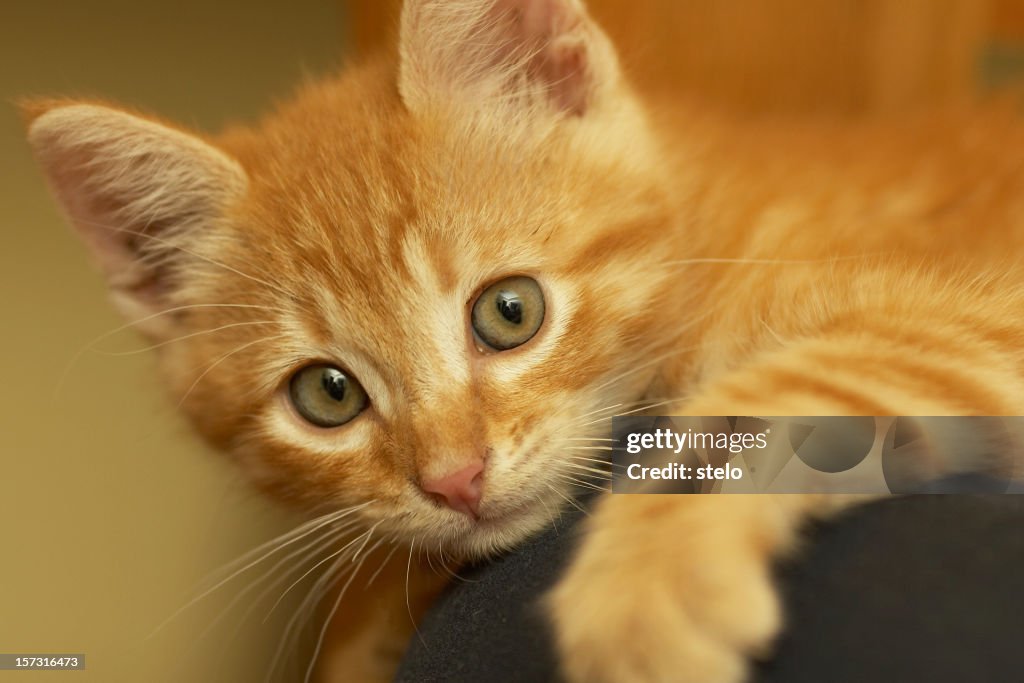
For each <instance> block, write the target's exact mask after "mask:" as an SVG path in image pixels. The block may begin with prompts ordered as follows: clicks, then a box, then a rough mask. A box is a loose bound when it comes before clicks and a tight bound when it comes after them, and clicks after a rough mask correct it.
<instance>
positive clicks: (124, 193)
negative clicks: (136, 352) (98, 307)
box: [22, 101, 248, 336]
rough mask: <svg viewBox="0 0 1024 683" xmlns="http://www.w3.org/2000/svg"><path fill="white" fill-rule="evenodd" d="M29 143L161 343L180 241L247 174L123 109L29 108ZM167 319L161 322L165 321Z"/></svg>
mask: <svg viewBox="0 0 1024 683" xmlns="http://www.w3.org/2000/svg"><path fill="white" fill-rule="evenodd" d="M22 113H23V115H24V117H25V119H26V120H27V122H28V140H29V143H30V144H31V146H32V149H33V151H34V152H35V156H36V158H37V159H38V161H39V163H40V165H41V166H42V169H43V171H44V173H45V174H46V178H47V180H48V183H49V186H50V189H51V191H52V192H53V194H54V196H55V197H56V199H57V201H58V202H59V204H60V206H61V208H62V209H63V212H64V214H65V215H66V216H67V218H68V220H69V222H70V223H71V224H72V226H74V228H75V229H76V231H77V232H78V233H79V235H81V236H82V238H83V239H84V241H85V243H86V245H87V246H88V247H89V249H90V251H91V252H92V255H93V257H94V259H95V260H96V262H97V263H98V264H99V266H100V268H101V269H102V271H103V273H104V275H105V276H106V278H107V282H108V285H109V286H110V289H111V293H112V295H113V299H114V302H115V304H117V306H118V308H120V309H121V311H122V313H124V314H125V315H127V316H128V317H129V318H130V319H133V320H139V319H143V318H146V317H147V316H154V317H153V318H151V319H150V320H147V321H145V322H142V323H140V325H139V327H140V329H142V330H143V331H144V332H147V333H149V334H151V335H153V336H162V334H163V333H165V332H166V325H165V323H167V322H168V321H167V320H166V318H167V316H158V315H155V314H157V313H159V312H160V311H162V310H164V309H165V308H167V307H168V305H169V301H170V295H171V293H172V291H173V288H174V287H175V285H176V283H174V282H173V281H172V279H173V275H172V273H173V272H174V269H173V268H171V267H168V266H170V265H171V264H174V263H176V262H177V260H178V259H180V258H181V257H182V255H183V254H184V252H183V251H182V249H181V248H180V245H181V243H182V241H183V240H184V241H187V238H188V233H189V232H191V231H193V230H196V229H200V228H201V227H202V226H203V224H204V223H206V224H208V223H209V222H210V221H211V220H215V219H216V218H217V217H218V216H219V215H222V213H223V211H224V208H225V207H226V206H228V205H229V204H230V203H231V202H232V201H235V200H236V199H237V198H238V197H240V196H241V195H242V193H243V192H244V191H245V188H246V186H247V183H248V181H247V178H246V174H245V171H244V170H243V169H242V167H241V166H240V165H239V164H238V163H237V162H236V161H235V160H233V159H231V158H230V157H229V156H227V155H226V154H225V153H224V152H222V151H220V150H219V149H217V148H215V147H213V146H212V145H210V144H208V143H206V142H204V141H202V140H200V139H199V138H198V137H195V136H193V135H190V134H187V133H184V132H181V131H179V130H176V129H174V128H170V127H168V126H165V125H163V124H160V123H156V122H154V121H151V120H149V119H146V118H142V117H139V116H135V115H133V114H129V113H126V112H124V111H120V110H117V109H113V108H110V107H106V106H100V105H95V104H82V103H75V102H45V101H43V102H31V101H30V102H27V103H24V104H23V105H22ZM162 318H163V320H162Z"/></svg>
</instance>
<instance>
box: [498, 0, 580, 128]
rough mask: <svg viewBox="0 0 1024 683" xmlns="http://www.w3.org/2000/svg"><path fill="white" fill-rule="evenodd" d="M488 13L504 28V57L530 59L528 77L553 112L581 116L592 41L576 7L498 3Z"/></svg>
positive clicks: (562, 0) (571, 2) (536, 0)
mask: <svg viewBox="0 0 1024 683" xmlns="http://www.w3.org/2000/svg"><path fill="white" fill-rule="evenodd" d="M491 12H492V16H494V17H495V19H496V20H497V21H499V22H501V23H502V24H504V26H505V27H506V29H505V30H506V31H507V32H508V38H509V41H508V43H507V45H508V48H507V50H508V52H509V53H512V54H515V55H521V54H526V55H530V57H529V60H528V62H527V68H528V70H529V75H530V77H531V78H532V79H534V80H536V81H537V82H539V83H540V84H541V85H542V86H543V87H544V88H546V89H547V91H548V93H549V95H550V98H551V100H552V102H553V103H554V104H555V105H556V106H557V107H558V109H560V110H562V111H565V112H568V113H571V114H574V115H577V116H582V115H583V114H584V113H585V112H586V107H587V101H588V91H589V89H590V74H589V68H588V67H589V61H590V55H589V53H588V43H589V42H590V41H592V40H594V38H595V37H594V35H593V32H592V31H591V30H590V27H589V26H588V25H587V18H586V16H585V15H584V13H583V8H582V6H581V5H580V4H579V2H577V1H576V0H498V1H497V2H496V3H495V4H494V6H493V8H492V10H491ZM505 56H506V57H507V56H511V55H509V54H506V55H505Z"/></svg>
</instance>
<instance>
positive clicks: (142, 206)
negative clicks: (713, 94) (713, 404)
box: [30, 1, 677, 556]
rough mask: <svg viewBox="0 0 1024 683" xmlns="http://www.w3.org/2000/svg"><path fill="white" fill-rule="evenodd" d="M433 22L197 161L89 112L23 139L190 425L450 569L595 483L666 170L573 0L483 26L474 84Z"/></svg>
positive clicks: (648, 302)
mask: <svg viewBox="0 0 1024 683" xmlns="http://www.w3.org/2000/svg"><path fill="white" fill-rule="evenodd" d="M451 4H452V5H454V4H458V3H451ZM465 4H468V5H474V6H479V7H477V9H478V10H479V11H481V12H485V14H486V12H490V11H492V10H493V9H494V7H495V6H494V5H492V3H486V2H485V3H479V2H477V3H465ZM512 4H516V3H512ZM441 5H442V7H441V8H440V9H439V8H438V7H437V6H435V5H433V4H431V3H411V4H410V5H409V6H407V8H406V14H405V16H404V20H403V21H404V23H403V39H402V48H403V57H402V63H401V64H400V66H399V67H398V69H397V70H396V69H395V68H394V67H393V66H391V65H389V64H387V63H382V64H376V65H369V66H366V67H363V68H361V69H354V70H351V71H350V72H349V73H347V74H346V75H344V76H343V77H341V78H340V79H337V80H333V81H326V82H323V83H320V84H316V85H313V86H309V87H307V88H306V89H305V90H304V91H303V92H302V93H300V95H299V96H298V97H297V98H296V100H295V101H294V102H293V103H291V104H290V105H288V106H286V107H284V108H283V109H282V110H280V111H279V112H278V113H277V114H275V115H274V116H272V117H270V118H268V119H267V120H266V121H265V122H264V123H263V124H262V125H261V126H260V127H259V128H257V129H254V130H236V131H232V132H229V133H228V134H226V135H225V136H224V137H223V138H222V139H220V140H218V141H217V142H216V145H215V146H207V145H206V143H201V142H199V141H198V140H195V139H192V138H190V140H191V142H190V143H189V144H188V145H186V144H184V143H182V141H181V140H179V139H178V137H175V136H180V137H185V136H184V135H183V134H181V133H178V132H177V131H172V130H168V129H163V128H162V126H159V124H156V123H153V122H151V121H147V120H142V121H140V120H139V119H135V118H134V117H129V116H128V115H126V114H122V113H120V112H109V115H108V114H107V113H104V111H102V108H100V107H95V106H91V105H74V106H73V107H48V108H45V111H44V112H43V113H42V114H38V113H37V114H36V116H37V118H35V120H34V123H33V124H32V126H31V128H30V138H31V139H32V140H33V143H34V145H35V146H36V149H37V154H38V155H39V156H40V159H41V160H42V161H43V165H44V168H46V169H47V171H48V176H49V179H50V182H51V184H52V185H53V186H54V189H55V191H56V193H57V195H58V197H59V198H61V199H62V203H63V205H64V207H65V209H66V210H67V212H68V213H69V214H70V216H71V219H72V221H73V222H74V223H76V225H78V226H79V227H80V229H81V230H82V231H83V232H84V233H86V238H87V240H88V241H89V242H90V244H92V245H93V246H94V249H95V250H96V251H97V252H98V253H99V255H100V260H101V264H102V265H103V266H104V268H105V269H106V270H107V273H108V276H109V277H110V278H111V282H112V286H113V288H114V290H115V293H116V295H117V296H118V297H120V299H119V300H120V301H121V303H122V305H126V306H128V307H129V308H130V309H131V310H132V311H134V312H136V313H138V312H142V313H146V314H148V315H149V316H150V317H149V319H148V320H149V323H147V328H146V329H148V330H149V331H150V334H152V335H154V336H155V337H157V338H158V339H159V340H160V341H161V342H166V343H164V344H163V345H162V346H161V347H160V352H161V361H162V365H163V368H164V369H165V375H166V377H167V378H168V380H169V383H170V385H171V388H172V393H173V394H174V395H175V396H176V397H177V398H178V400H179V402H180V405H181V406H182V408H183V409H184V410H185V411H186V412H187V414H188V415H189V416H190V417H191V418H192V420H193V421H194V422H195V424H196V425H197V426H198V428H199V429H200V431H201V432H202V433H203V434H204V435H205V436H207V437H208V438H209V439H210V440H211V441H212V442H213V443H214V444H216V445H217V446H219V447H221V448H222V449H224V450H226V451H228V452H230V453H231V454H233V455H234V456H235V457H236V458H237V459H238V460H239V461H240V464H241V466H242V467H243V468H244V470H245V472H246V473H247V474H248V475H249V476H251V477H252V479H253V480H254V481H256V482H257V483H258V484H260V485H261V486H263V487H264V488H266V489H268V490H270V491H272V492H274V493H275V494H276V495H279V496H281V497H284V498H286V499H289V500H292V501H296V502H299V503H301V504H303V505H306V506H309V507H311V508H314V509H335V508H337V507H340V506H347V505H364V504H365V505H364V507H361V508H360V510H359V514H360V515H362V516H363V517H364V518H365V520H366V522H367V524H371V525H378V527H379V530H380V531H381V532H382V533H385V534H391V535H393V536H394V537H396V538H399V539H403V540H409V541H412V540H414V539H415V540H417V541H418V542H422V543H426V544H427V545H428V546H430V547H433V546H435V545H437V546H440V547H443V548H445V549H446V551H448V552H451V553H455V554H459V555H463V556H469V555H480V554H484V553H487V552H489V551H491V550H493V549H496V548H501V547H505V546H508V545H509V544H512V543H514V542H516V541H518V540H520V539H522V538H523V537H524V536H525V535H527V534H529V533H531V532H532V531H535V530H536V529H538V528H540V527H543V526H544V525H546V524H548V523H549V522H550V521H551V519H552V515H554V514H555V511H556V510H557V508H558V507H560V506H561V504H562V503H563V502H564V501H565V499H567V498H568V497H569V496H571V495H572V491H573V488H574V486H575V484H574V482H573V480H577V481H594V478H592V477H588V475H587V473H586V471H585V470H583V469H581V468H583V467H590V466H592V465H593V464H594V463H593V462H592V461H590V460H587V459H588V458H595V457H596V455H601V454H603V451H599V450H588V447H592V446H594V445H595V443H596V444H600V443H602V442H594V441H591V440H587V439H588V438H592V437H594V436H598V437H603V436H605V435H606V432H607V426H608V422H607V419H609V418H610V416H611V414H612V413H614V412H623V411H622V409H621V408H620V409H619V410H616V409H615V406H616V404H621V403H626V402H629V401H633V400H635V399H637V398H639V397H640V396H641V395H643V393H644V391H645V389H646V388H647V386H648V384H649V383H650V381H651V378H652V370H651V368H652V367H653V366H651V365H646V366H645V365H644V361H647V360H649V359H651V358H652V357H654V356H655V355H657V354H659V353H662V352H664V351H665V349H667V348H669V347H670V345H671V344H672V343H673V341H674V340H673V339H672V338H671V337H669V336H663V335H659V330H658V325H657V321H658V319H659V313H662V312H664V311H665V310H666V307H667V306H670V305H673V304H672V301H673V299H674V298H677V297H673V296H672V290H671V284H670V282H669V281H668V280H667V278H666V275H667V271H666V270H665V269H659V268H658V267H657V266H658V264H659V263H661V262H662V260H663V259H665V258H666V256H667V255H668V250H667V248H666V245H667V243H668V237H669V236H668V232H669V231H668V229H667V225H668V218H667V216H668V215H669V214H670V210H669V209H668V208H667V207H668V201H667V199H666V192H665V191H664V189H663V188H662V183H663V180H662V178H663V174H662V173H660V172H659V168H658V164H657V161H656V154H654V153H653V152H652V151H651V150H652V149H653V145H651V144H650V143H649V141H648V140H647V132H646V129H645V127H644V124H643V119H642V117H641V116H640V115H639V114H637V109H636V106H635V104H634V103H633V102H632V99H631V98H630V97H629V95H628V93H626V92H625V89H624V88H622V87H621V85H620V84H619V83H618V80H617V70H616V67H615V65H614V58H613V57H612V56H610V53H609V52H608V51H607V46H606V45H605V43H604V42H603V41H604V38H603V36H602V35H601V34H600V32H599V31H598V30H597V28H596V27H595V26H593V24H592V23H590V21H589V19H587V18H586V17H585V15H583V14H582V10H581V9H580V8H578V7H576V3H568V2H566V3H561V2H554V1H552V2H544V3H525V4H524V6H523V7H521V8H519V10H522V11H523V12H526V13H527V15H526V17H527V19H529V21H513V22H512V23H510V24H508V25H507V26H504V25H503V24H501V23H500V22H497V23H496V22H494V21H486V22H484V23H482V24H481V23H480V21H479V20H480V17H481V16H484V15H479V16H477V18H476V19H475V20H473V21H475V22H476V23H473V22H472V21H471V22H470V24H471V25H468V26H466V27H463V34H459V35H462V38H461V39H462V40H463V41H464V42H465V43H466V44H467V45H477V44H487V41H482V40H481V36H480V32H481V31H482V30H484V29H486V30H502V31H506V33H507V35H505V34H503V35H505V38H506V39H505V40H504V42H503V43H501V44H502V45H504V46H505V47H503V49H502V50H501V54H502V59H503V60H504V61H500V62H495V59H494V58H489V60H488V59H484V58H483V57H482V56H480V55H473V54H470V53H468V52H467V53H466V56H464V57H462V58H467V59H470V60H471V61H472V60H477V62H474V63H478V62H480V61H481V60H483V62H484V63H486V64H488V65H489V68H490V69H491V70H490V71H488V70H479V69H477V70H473V69H470V68H468V67H467V66H466V65H462V66H460V65H459V64H435V63H434V62H437V61H438V60H440V61H442V62H444V61H445V60H450V59H452V57H451V55H450V54H449V53H450V48H449V47H448V46H447V44H445V45H444V46H440V47H439V46H437V45H434V44H433V43H432V42H431V41H432V40H433V38H431V36H433V35H434V33H432V32H431V30H430V29H431V22H432V21H433V22H442V23H445V22H448V23H450V22H452V21H454V19H453V18H452V17H453V16H456V15H447V14H444V12H446V11H447V9H449V5H447V4H445V3H442V4H441ZM481 8H482V9H481ZM538 8H539V9H538ZM541 10H543V11H545V12H546V11H551V12H555V13H554V14H551V15H550V16H548V15H541V16H539V18H538V16H533V15H530V12H536V11H541ZM555 10H557V12H556V11H555ZM517 11H518V10H517ZM432 12H434V13H437V12H440V13H441V14H442V15H443V16H434V15H432V14H431V13H432ZM564 13H569V14H564ZM458 16H462V17H463V20H465V17H466V16H467V15H465V13H463V14H462V15H458ZM501 16H502V17H504V16H506V15H504V14H502V15H501ZM512 16H513V17H515V16H520V15H515V13H514V12H513V15H512ZM470 18H472V17H470ZM520 18H521V17H520ZM414 20H415V21H414ZM538 22H539V23H538ZM534 24H537V25H540V26H543V27H545V29H544V30H545V31H547V32H548V33H545V34H544V35H543V36H542V38H543V39H544V41H546V42H542V43H537V42H536V40H535V38H536V36H533V35H532V34H531V35H527V36H526V38H523V32H524V31H527V29H529V27H531V26H534ZM445 26H446V27H447V28H449V29H450V26H447V24H445ZM502 26H504V28H502ZM508 31H511V33H508ZM562 33H566V35H562ZM446 35H448V37H449V38H451V36H452V35H455V34H452V32H451V31H450V30H449V31H448V33H447V34H446ZM509 36H511V38H509ZM456 38H457V39H458V35H456ZM566 38H571V40H568V42H566ZM509 40H513V41H514V40H520V41H525V42H524V45H527V46H534V47H535V46H536V45H545V46H556V47H557V49H555V48H551V49H554V50H555V51H554V52H552V53H551V54H546V53H545V52H544V51H543V50H542V51H541V52H537V50H536V49H533V48H532V47H531V50H530V51H528V52H523V51H517V50H516V49H512V48H509V47H508V45H509ZM456 42H457V41H456ZM491 44H494V41H491ZM567 45H568V47H567ZM513 47H514V46H513ZM547 49H548V48H547V47H545V48H544V50H547ZM442 53H443V54H442ZM522 54H529V55H530V60H533V61H529V60H523V59H522V58H521V55H522ZM538 54H540V55H541V56H543V58H544V59H545V60H546V61H545V62H544V68H535V64H534V61H535V60H536V59H537V55H538ZM516 55H520V56H516ZM508 60H511V61H508ZM566 60H568V61H566ZM609 60H612V61H609ZM469 66H473V65H472V64H470V65H469ZM494 69H497V71H496V72H495V71H493V70H494ZM423 74H427V75H423ZM566 74H569V75H568V76H567V75H566ZM554 76H557V79H556V80H550V79H551V78H553V77H554ZM431 78H433V79H440V81H436V80H435V81H431V82H423V80H422V79H428V80H429V79H431ZM417 79H419V80H417ZM538 79H541V80H540V81H538ZM544 79H549V80H544ZM396 84H397V86H398V91H397V92H396V88H395V85H396ZM566 88H569V90H568V91H566ZM74 107H78V108H79V111H78V112H77V114H73V113H69V109H73V108H74ZM83 110H85V111H84V112H83ZM108 111H109V110H108ZM111 116H113V117H114V119H111ZM118 116H120V117H125V118H130V119H133V120H132V121H127V120H121V119H117V117H118ZM115 119H116V120H115ZM83 121H85V123H84V124H83ZM104 127H106V128H104ZM100 129H109V131H111V132H110V135H109V136H108V137H109V138H110V140H116V142H111V141H108V139H107V137H104V136H102V135H100V134H99V133H97V132H96V131H97V130H100ZM83 131H85V132H83ZM189 145H191V146H189ZM83 160H84V162H83ZM108 165H109V166H110V169H107V168H106V166H108ZM182 168H188V169H190V171H189V173H182V172H181V171H180V169H182ZM97 169H99V171H97ZM167 169H177V170H174V171H173V172H169V171H168V170H167ZM136 176H137V177H138V179H136V180H135V181H133V182H132V183H127V184H126V183H124V182H123V180H122V179H123V178H125V177H136ZM168 183H178V185H177V186H175V187H173V188H172V189H167V188H166V186H167V184H168ZM151 185H156V186H158V187H156V188H154V187H151ZM154 197H156V198H157V199H158V200H159V201H156V200H154V199H153V198H154ZM186 200H187V201H186ZM111 227H114V228H115V232H113V233H111V232H109V228H111ZM111 235H114V237H112V236H111ZM118 237H119V239H118ZM96 245H99V246H96ZM125 273H130V274H132V277H127V276H125V275H124V274H125ZM118 277H120V278H121V279H120V280H119V279H118ZM507 278H517V279H516V280H514V281H512V282H513V283H514V285H515V286H514V287H512V290H510V292H511V294H509V292H506V293H505V294H502V295H501V296H505V295H506V294H509V295H510V296H513V299H516V300H515V301H514V302H513V303H512V304H509V303H508V302H507V301H506V302H505V304H502V305H506V306H513V309H514V310H513V309H507V308H506V309H501V308H500V307H499V308H495V306H497V303H495V302H488V301H485V302H484V304H481V305H480V307H479V308H478V310H480V311H484V313H483V314H482V315H491V316H492V317H493V316H494V315H495V312H494V311H497V312H498V314H499V317H498V318H494V320H496V321H497V322H496V323H494V324H496V325H499V326H500V325H504V324H506V323H510V322H511V323H516V324H523V323H522V320H523V319H525V320H526V321H527V322H526V324H528V325H530V326H531V327H530V329H528V330H527V334H523V335H521V338H514V339H512V340H511V341H512V342H513V343H510V344H503V343H500V340H499V343H493V341H494V340H493V339H492V343H491V344H488V343H487V341H486V339H488V335H489V332H488V331H486V330H484V331H483V333H481V329H482V328H481V323H480V322H479V321H478V323H477V325H476V327H474V322H473V321H474V315H473V311H474V306H476V305H477V303H478V301H479V299H480V297H481V295H482V294H484V295H485V296H487V297H490V296H497V294H495V292H499V290H501V288H500V287H499V288H498V289H497V290H496V289H494V288H491V286H492V285H494V284H495V283H500V282H502V281H503V280H506V279H507ZM154 283H155V286H154ZM489 288H491V289H489ZM524 288H525V289H524ZM499 294H500V292H499ZM516 297H518V298H516ZM125 302H127V303H125ZM524 307H525V308H524ZM501 310H506V313H507V315H505V314H501ZM487 311H490V313H489V314H488V313H487ZM508 311H511V312H508ZM500 315H505V319H504V320H502V319H501V317H500ZM136 317H137V316H136ZM154 322H160V323H161V324H160V325H155V324H153V325H152V326H149V324H150V323H154ZM492 322H493V321H492ZM512 327H513V328H514V327H515V325H514V324H513V326H512ZM533 327H536V331H535V333H533V329H532V328H533ZM510 329H511V328H510ZM516 329H518V328H516ZM492 331H493V330H492ZM499 332H500V330H499ZM513 332H515V329H513ZM531 333H532V334H531ZM513 337H515V334H513ZM504 346H509V347H510V348H504V349H503V350H499V349H502V347H504ZM318 368H319V369H318ZM323 368H328V370H324V369H323ZM303 372H305V373H307V374H306V375H302V373H303ZM324 372H327V373H328V374H327V375H324V374H323V373H324ZM310 373H311V374H310ZM317 373H319V374H317ZM297 375H299V377H300V379H296V377H297ZM325 377H326V379H325ZM331 378H333V379H331ZM331 382H334V383H333V384H332V383H331ZM332 387H333V388H332ZM316 411H321V412H320V413H317V412H316ZM332 411H333V412H332ZM346 411H348V412H346ZM324 414H326V417H327V419H317V417H316V416H317V415H321V416H323V415H324ZM310 415H313V419H310ZM339 416H340V418H345V419H347V418H351V419H347V421H345V420H344V419H340V418H339ZM335 418H338V419H335ZM342 422H343V423H342ZM460 477H462V478H463V479H464V480H463V479H459V478H460ZM456 480H458V481H456ZM596 481H598V482H600V481H601V479H600V478H598V479H596ZM453 482H454V483H453Z"/></svg>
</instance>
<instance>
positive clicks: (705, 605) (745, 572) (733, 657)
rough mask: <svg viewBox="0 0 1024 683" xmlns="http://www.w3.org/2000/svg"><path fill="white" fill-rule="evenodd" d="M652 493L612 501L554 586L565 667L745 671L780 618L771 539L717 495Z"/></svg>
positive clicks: (707, 682)
mask: <svg viewBox="0 0 1024 683" xmlns="http://www.w3.org/2000/svg"><path fill="white" fill-rule="evenodd" d="M647 498H649V497H646V496H645V497H643V498H641V497H639V496H624V497H622V498H621V499H616V500H615V501H607V502H606V505H604V506H603V507H602V509H601V510H600V511H599V513H598V515H596V516H595V519H594V520H593V522H594V523H593V524H592V526H591V533H590V535H589V536H588V537H586V539H585V541H584V544H583V547H582V548H581V552H580V553H579V555H578V556H577V558H576V560H575V561H574V563H573V564H572V565H571V567H570V569H569V571H568V573H567V574H566V576H565V577H564V579H563V580H562V581H561V583H560V584H559V585H558V586H557V587H556V588H555V590H554V591H553V592H552V594H551V595H550V596H549V603H548V605H549V608H550V610H551V615H552V617H553V620H554V626H555V635H556V641H557V647H558V650H559V654H560V661H561V665H562V670H563V672H564V673H565V674H566V677H567V679H568V680H569V681H571V682H572V683H582V682H584V681H586V682H588V683H603V682H608V683H612V682H614V683H633V682H636V683H648V682H655V681H672V682H679V683H689V682H693V683H739V682H740V681H743V680H744V679H745V677H746V672H747V666H748V659H749V657H751V656H753V655H756V654H759V653H764V652H766V651H767V650H768V649H769V647H770V645H771V641H772V639H773V638H774V636H775V635H776V634H777V633H778V632H779V630H780V627H781V608H780V603H779V599H778V596H777V594H776V591H775V589H774V586H773V585H772V581H771V558H772V553H771V552H766V551H767V550H768V547H769V546H771V545H772V544H771V543H769V544H766V543H764V541H765V536H764V535H763V534H760V533H758V531H757V529H752V528H750V527H749V526H747V525H746V524H745V522H746V521H747V520H746V519H744V516H743V515H739V516H737V515H736V514H734V513H735V512H736V511H735V510H733V511H730V510H729V509H728V507H726V506H723V505H721V504H720V501H719V503H717V504H711V505H707V504H706V503H705V502H703V501H702V502H697V501H695V500H694V501H693V502H694V503H696V504H695V505H688V503H690V500H681V499H675V500H668V501H666V500H665V499H664V498H665V497H660V499H655V500H653V501H651V500H649V499H648V500H645V499H647ZM723 498H725V497H723ZM666 506H667V508H666ZM673 506H681V508H680V509H679V510H672V509H671V508H672V507H673ZM740 507H743V506H740ZM616 508H617V509H616ZM623 508H625V509H623ZM688 508H689V509H688ZM708 508H710V510H708ZM716 509H717V511H718V512H721V513H723V514H722V515H721V516H719V515H716V514H709V512H710V513H714V512H715V511H716ZM630 519H632V520H633V521H632V522H630ZM678 524H683V525H684V526H677V525H678ZM753 526H755V527H756V526H757V522H754V524H753Z"/></svg>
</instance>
